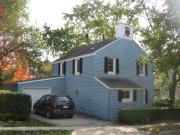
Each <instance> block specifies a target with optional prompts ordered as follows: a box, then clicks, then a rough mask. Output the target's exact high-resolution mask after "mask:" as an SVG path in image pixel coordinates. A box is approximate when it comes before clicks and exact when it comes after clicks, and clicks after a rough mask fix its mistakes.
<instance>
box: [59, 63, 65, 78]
mask: <svg viewBox="0 0 180 135" xmlns="http://www.w3.org/2000/svg"><path fill="white" fill-rule="evenodd" d="M65 75H66V62H60V76H65Z"/></svg>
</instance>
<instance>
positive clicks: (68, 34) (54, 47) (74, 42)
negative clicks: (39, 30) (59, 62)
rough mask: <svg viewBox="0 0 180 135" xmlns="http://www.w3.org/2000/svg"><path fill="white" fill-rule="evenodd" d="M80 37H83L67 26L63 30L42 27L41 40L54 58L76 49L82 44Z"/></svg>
mask: <svg viewBox="0 0 180 135" xmlns="http://www.w3.org/2000/svg"><path fill="white" fill-rule="evenodd" d="M82 37H83V35H82V34H80V33H78V32H76V31H75V29H74V27H73V26H68V25H67V24H66V25H65V26H64V28H60V29H55V30H51V29H50V27H48V26H44V31H43V39H44V40H45V41H46V45H47V46H46V47H45V48H46V50H48V51H51V52H52V53H53V54H54V55H55V56H59V55H60V54H62V53H67V52H70V51H72V50H74V49H76V48H78V47H79V46H80V45H81V44H82V42H83V39H82Z"/></svg>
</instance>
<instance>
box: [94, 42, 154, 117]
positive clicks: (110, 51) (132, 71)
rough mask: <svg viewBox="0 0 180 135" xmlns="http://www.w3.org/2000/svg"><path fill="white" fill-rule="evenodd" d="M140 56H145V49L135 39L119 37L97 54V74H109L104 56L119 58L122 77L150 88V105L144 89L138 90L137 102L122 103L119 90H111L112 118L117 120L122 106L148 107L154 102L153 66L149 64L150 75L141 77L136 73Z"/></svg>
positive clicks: (120, 75)
mask: <svg viewBox="0 0 180 135" xmlns="http://www.w3.org/2000/svg"><path fill="white" fill-rule="evenodd" d="M139 56H145V53H144V51H143V50H142V49H141V48H140V47H139V46H138V45H137V43H135V42H134V41H133V40H128V39H119V40H117V41H116V42H115V43H114V44H113V45H111V46H109V47H107V48H106V49H104V50H102V51H100V52H98V53H97V55H96V60H95V64H94V65H95V69H96V71H95V72H96V75H97V76H107V74H104V57H113V58H118V59H119V74H118V75H117V76H119V77H121V78H128V79H130V80H132V81H134V82H135V83H137V84H139V85H140V86H142V87H143V88H146V89H148V96H149V97H148V98H149V103H148V105H145V104H144V91H143V90H138V95H137V102H133V103H122V102H121V103H120V102H118V99H117V98H118V97H117V96H118V94H117V90H113V91H112V90H110V92H109V94H110V105H109V106H110V116H109V118H110V120H117V116H118V115H117V113H118V110H119V109H120V108H127V107H129V108H132V107H148V106H151V105H152V104H153V100H154V87H153V74H152V66H151V65H148V76H146V77H140V76H137V75H136V61H137V59H138V57H139Z"/></svg>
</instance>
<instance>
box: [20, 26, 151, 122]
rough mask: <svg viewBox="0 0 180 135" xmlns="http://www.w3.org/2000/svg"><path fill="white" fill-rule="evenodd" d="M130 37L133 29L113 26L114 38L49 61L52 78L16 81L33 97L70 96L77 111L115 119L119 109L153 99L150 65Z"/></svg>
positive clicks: (141, 105)
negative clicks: (143, 59) (47, 95)
mask: <svg viewBox="0 0 180 135" xmlns="http://www.w3.org/2000/svg"><path fill="white" fill-rule="evenodd" d="M140 57H146V54H145V52H144V51H143V50H142V48H141V47H140V46H139V45H138V44H137V43H136V42H135V41H134V40H133V28H132V27H131V26H129V25H128V24H123V23H119V24H118V25H117V26H116V38H114V39H108V40H104V41H101V42H98V43H95V44H93V45H89V46H84V47H81V48H79V49H78V50H76V51H74V52H71V53H69V54H67V55H65V56H63V57H61V58H60V59H58V60H56V61H55V62H53V63H52V68H53V69H52V70H53V73H52V77H51V78H47V79H41V80H30V81H24V82H19V83H18V90H19V91H20V92H23V93H27V94H30V95H31V96H32V100H33V103H34V102H35V101H36V100H37V99H38V98H39V97H40V96H42V95H44V94H50V93H51V94H55V95H69V96H71V97H72V99H73V100H74V102H75V106H76V111H77V112H82V113H85V114H89V115H93V116H96V117H99V118H102V119H106V120H111V121H115V120H117V117H118V111H119V109H120V108H144V107H150V106H151V105H152V104H153V99H154V85H153V81H154V80H153V73H152V66H151V65H150V64H144V63H142V62H141V61H139V58H140Z"/></svg>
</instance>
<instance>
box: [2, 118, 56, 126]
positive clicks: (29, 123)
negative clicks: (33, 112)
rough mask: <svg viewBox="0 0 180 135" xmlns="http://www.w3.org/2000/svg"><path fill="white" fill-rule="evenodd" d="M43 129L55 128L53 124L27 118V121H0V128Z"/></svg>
mask: <svg viewBox="0 0 180 135" xmlns="http://www.w3.org/2000/svg"><path fill="white" fill-rule="evenodd" d="M32 126H35V127H38V126H39V127H40V126H42V127H44V126H46V127H47V126H55V125H53V124H49V123H45V122H41V121H39V120H36V119H34V118H29V120H27V121H0V127H32Z"/></svg>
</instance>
